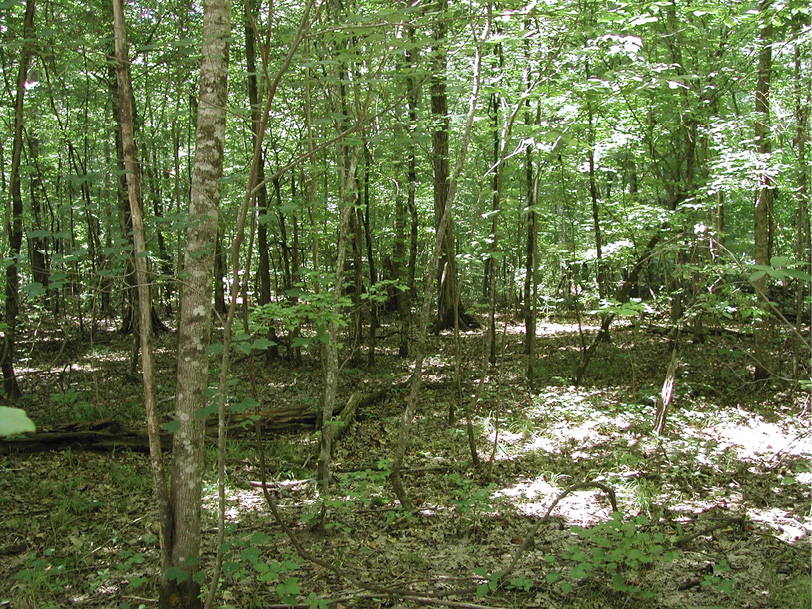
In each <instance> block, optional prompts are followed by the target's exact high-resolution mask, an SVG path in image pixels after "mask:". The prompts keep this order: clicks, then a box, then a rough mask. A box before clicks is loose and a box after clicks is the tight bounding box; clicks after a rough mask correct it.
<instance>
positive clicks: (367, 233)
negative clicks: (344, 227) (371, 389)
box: [362, 141, 380, 367]
mask: <svg viewBox="0 0 812 609" xmlns="http://www.w3.org/2000/svg"><path fill="white" fill-rule="evenodd" d="M371 164H372V154H371V153H370V151H369V142H366V141H365V142H364V188H363V193H364V194H363V213H362V215H363V221H364V241H365V243H366V253H367V265H368V266H369V285H370V287H372V286H374V285H375V284H376V283H378V269H377V267H376V266H375V248H374V247H373V245H372V239H373V237H372V217H371V216H372V210H371V203H370V199H371V197H370V171H371ZM368 302H369V307H370V312H369V353H368V354H367V365H368V366H370V367H372V366H374V365H375V347H376V342H377V333H378V324H379V321H378V310H379V307H380V305H379V303H378V301H377V300H375V299H374V298H372V299H370V300H369V301H368Z"/></svg>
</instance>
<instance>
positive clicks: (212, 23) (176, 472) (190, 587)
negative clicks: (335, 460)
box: [159, 0, 231, 609]
mask: <svg viewBox="0 0 812 609" xmlns="http://www.w3.org/2000/svg"><path fill="white" fill-rule="evenodd" d="M230 34H231V3H230V2H228V1H226V0H205V1H204V17H203V33H202V37H203V47H202V51H201V54H202V65H201V68H200V84H199V88H198V90H199V102H198V113H197V131H196V137H195V160H194V168H193V171H192V192H191V198H190V202H189V218H190V222H189V226H188V228H187V230H186V249H185V252H184V264H183V268H184V272H185V273H186V275H187V277H186V280H185V281H184V282H183V284H182V285H181V304H180V316H179V322H178V355H177V385H176V388H175V395H176V398H175V420H174V424H175V425H176V427H177V430H176V431H175V435H174V437H173V454H172V457H173V459H172V486H171V491H170V511H171V518H172V521H171V531H170V536H169V550H170V570H169V572H168V573H165V577H164V581H163V585H162V587H161V595H160V601H159V606H160V607H161V608H162V609H180V608H181V607H182V608H184V609H190V608H191V609H196V608H198V607H200V606H201V603H200V599H199V597H200V583H199V581H200V580H199V578H198V577H196V576H195V574H196V572H197V570H198V567H197V561H198V558H199V556H200V535H201V531H200V510H201V489H202V482H203V471H202V469H203V429H204V420H203V419H202V418H200V417H198V411H199V410H200V409H201V408H203V407H204V406H205V405H206V397H205V394H204V392H205V390H206V388H207V387H208V380H209V379H208V376H209V375H208V371H209V363H208V362H209V360H208V357H207V355H206V347H207V346H208V344H209V340H210V335H211V315H212V311H211V309H212V289H213V283H214V257H215V248H214V242H215V239H216V238H217V217H218V213H217V212H218V207H219V202H220V178H221V177H222V175H223V147H224V142H225V125H226V101H227V78H228V38H229V36H230Z"/></svg>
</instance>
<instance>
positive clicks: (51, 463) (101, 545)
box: [0, 323, 812, 609]
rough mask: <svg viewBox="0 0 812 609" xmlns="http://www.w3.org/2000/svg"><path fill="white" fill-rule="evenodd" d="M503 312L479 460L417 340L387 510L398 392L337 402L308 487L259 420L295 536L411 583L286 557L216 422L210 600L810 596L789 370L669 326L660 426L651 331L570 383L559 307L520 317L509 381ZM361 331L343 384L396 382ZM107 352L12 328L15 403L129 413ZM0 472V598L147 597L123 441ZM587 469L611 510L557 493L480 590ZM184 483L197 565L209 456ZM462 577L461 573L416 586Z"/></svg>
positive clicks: (161, 347) (776, 604)
mask: <svg viewBox="0 0 812 609" xmlns="http://www.w3.org/2000/svg"><path fill="white" fill-rule="evenodd" d="M501 330H502V327H501V326H500V334H501V339H500V340H501V341H503V344H501V356H500V358H499V362H498V364H497V365H496V366H495V367H494V368H493V369H491V370H490V371H488V374H487V377H486V383H485V385H484V390H483V392H482V395H481V396H480V399H479V402H478V403H477V405H476V413H475V419H474V421H473V424H474V427H475V430H476V433H477V442H478V451H479V455H480V457H481V459H482V460H483V461H484V463H485V465H484V466H483V468H482V469H481V470H480V471H474V470H473V469H472V468H471V467H470V466H469V465H468V464H469V463H470V455H469V454H468V446H467V442H466V437H465V425H464V421H463V422H460V423H455V424H454V425H448V422H447V419H448V409H449V407H450V405H452V404H453V405H454V406H455V410H456V412H457V413H458V414H460V415H461V413H463V412H464V409H463V406H462V404H460V403H457V402H458V399H457V396H456V392H455V391H454V389H453V387H454V384H453V383H449V382H448V381H451V380H452V379H453V375H454V340H453V337H452V336H451V335H448V334H444V335H440V336H439V337H432V338H431V339H430V353H431V356H430V357H429V358H428V359H427V366H426V374H425V378H426V379H427V380H429V381H432V382H433V383H434V384H433V385H430V387H434V388H433V389H432V388H427V389H425V390H424V391H423V392H422V394H421V397H420V400H421V402H420V407H419V411H418V412H419V414H418V419H417V421H416V423H415V428H414V431H413V434H412V441H411V444H410V447H409V452H408V457H407V463H406V471H405V475H404V481H405V483H406V485H407V490H408V491H409V493H410V495H411V496H412V497H413V498H414V499H415V502H416V503H417V504H418V505H419V512H418V514H417V515H411V514H407V513H405V512H403V511H401V510H400V509H399V508H398V505H397V503H396V502H395V500H394V496H393V494H392V491H391V488H390V487H389V486H388V485H387V482H386V477H387V474H388V467H389V464H390V462H391V461H390V460H391V458H392V456H393V454H394V448H395V442H396V438H397V433H398V426H399V417H400V415H401V414H402V411H403V407H404V404H405V402H404V393H403V391H402V390H400V389H397V388H395V389H393V390H392V391H390V392H389V394H388V396H387V398H386V399H385V400H383V401H382V402H380V403H377V404H373V405H371V406H369V407H366V408H365V409H363V411H362V412H360V413H359V416H358V420H357V421H356V423H355V424H354V425H353V426H352V427H351V428H350V429H349V430H348V432H347V433H346V435H345V436H344V438H343V439H342V441H341V442H340V444H339V446H338V448H337V449H336V453H335V469H336V474H335V481H334V483H333V492H332V494H331V495H330V496H329V497H319V496H318V493H317V491H316V489H315V485H314V484H313V480H312V478H313V476H314V475H315V457H314V454H315V450H316V440H315V437H314V434H313V432H311V431H300V432H285V433H277V434H274V435H272V436H269V437H268V438H266V441H267V450H268V454H269V461H270V465H271V472H270V474H271V478H272V480H273V482H272V491H273V492H274V494H275V495H276V497H277V498H278V500H279V502H280V507H281V509H282V512H283V514H284V517H285V519H286V521H287V523H288V524H289V525H291V526H293V528H294V530H295V531H296V533H297V534H298V535H299V537H300V539H301V540H302V542H303V543H304V544H305V545H306V546H307V547H309V548H310V549H311V551H313V552H314V553H315V554H317V555H319V556H320V557H323V558H326V559H329V560H331V561H333V562H334V563H335V564H338V565H340V566H341V567H342V568H344V569H346V570H348V571H351V572H353V573H354V574H355V575H356V576H357V577H358V579H360V580H362V581H367V582H374V583H376V584H378V585H384V586H387V587H389V588H396V589H409V590H412V591H414V592H415V594H422V597H421V598H417V597H412V598H406V597H403V596H397V595H394V596H391V597H390V596H386V595H383V596H382V595H381V594H380V593H372V592H368V591H363V590H359V589H358V588H357V587H354V586H352V585H351V584H349V583H348V582H345V581H339V580H338V579H337V578H336V577H335V576H334V575H333V574H330V573H327V572H325V571H324V569H323V568H321V567H318V566H316V565H313V564H310V563H307V562H305V561H303V560H301V559H300V558H298V557H297V556H296V554H295V552H294V551H293V548H292V546H291V545H290V543H289V542H288V541H287V539H286V538H285V536H284V534H283V533H282V532H281V530H280V529H279V527H278V526H277V525H276V523H275V522H274V520H273V518H272V517H271V516H270V514H269V512H268V510H267V508H266V506H265V504H264V501H263V498H262V493H261V490H260V489H259V488H257V487H256V480H258V479H259V478H260V473H259V471H258V467H257V460H256V455H255V451H254V449H253V440H252V439H251V438H250V437H236V438H234V439H233V440H232V443H231V445H230V448H229V466H228V511H227V518H228V521H229V523H230V524H229V527H230V528H229V532H228V538H229V540H230V542H231V544H232V545H231V550H230V555H229V556H228V557H227V560H226V565H225V570H224V577H223V580H222V582H221V586H222V592H221V599H222V602H221V605H222V606H226V605H227V606H232V607H239V608H250V607H265V608H267V607H275V606H290V605H291V603H294V604H296V603H299V604H301V606H303V607H308V606H310V607H320V606H329V607H335V608H338V607H414V606H417V605H418V604H428V603H432V604H435V605H438V604H442V603H446V605H447V606H449V607H454V606H458V607H474V606H480V607H516V608H520V607H551V608H564V607H582V608H586V609H590V608H607V609H609V608H616V607H631V608H638V607H639V608H643V607H652V608H663V609H666V608H668V609H670V608H674V609H676V608H680V609H683V608H689V607H702V608H710V607H724V608H754V609H755V608H765V609H766V608H775V609H778V608H782V609H783V608H795V607H797V608H798V609H801V608H806V609H809V566H810V565H809V559H810V533H812V518H811V517H810V490H809V489H810V485H812V473H810V468H809V460H810V457H811V456H812V443H811V442H810V421H809V415H808V414H806V416H805V417H799V413H801V411H802V410H803V404H804V400H805V399H806V398H807V396H805V395H804V394H802V393H800V392H799V391H797V390H796V388H794V387H793V386H792V385H791V384H789V383H776V384H775V385H774V386H767V385H764V384H760V385H755V384H753V383H751V382H750V381H749V380H748V379H749V375H748V371H747V366H748V360H747V355H746V353H747V345H745V344H742V341H743V340H745V339H744V338H742V337H741V336H740V335H737V334H735V333H731V334H723V335H714V336H709V337H708V338H707V340H706V341H705V342H704V343H702V344H692V343H690V342H688V343H685V344H684V345H683V346H682V350H681V357H682V364H681V367H680V370H679V373H678V376H677V380H676V388H675V398H674V404H673V406H672V409H671V413H670V415H669V419H668V421H667V423H666V429H665V433H664V435H663V436H660V437H658V436H655V435H653V434H652V431H651V430H652V426H653V420H654V410H655V400H656V396H657V395H658V394H659V391H660V386H661V384H662V381H663V376H664V374H665V369H666V367H667V365H668V344H667V343H666V340H665V338H664V337H663V336H662V335H661V334H658V333H656V332H651V331H646V330H642V329H635V328H633V327H631V326H629V327H621V326H618V327H616V328H615V330H614V331H613V333H612V341H611V342H610V343H603V344H601V346H600V347H599V350H598V353H597V355H596V356H595V359H594V360H593V362H592V364H591V367H590V369H589V370H588V373H587V376H586V378H585V381H584V386H582V387H578V388H576V387H574V386H572V385H571V381H570V380H569V379H570V377H571V376H572V374H573V372H574V370H575V368H576V366H577V363H578V361H579V357H580V352H579V348H578V344H579V342H580V341H579V335H578V329H577V326H572V325H569V324H555V323H547V324H540V326H539V354H538V361H537V363H536V369H535V370H536V382H535V383H534V385H533V386H532V387H531V386H528V384H527V383H526V381H525V380H524V373H525V370H526V366H527V363H526V358H525V356H524V355H523V353H522V351H523V343H522V340H523V337H522V336H521V334H520V330H521V329H520V328H519V327H518V326H515V327H514V326H512V325H508V326H507V327H506V328H505V329H504V332H503V333H502V332H501ZM585 331H586V332H588V333H589V334H590V335H591V334H592V332H594V328H590V329H585ZM174 341H175V336H174V334H166V335H162V336H160V337H158V340H157V348H158V365H159V375H160V379H159V383H160V385H161V398H162V402H161V407H162V408H163V410H164V411H167V412H168V411H169V409H170V408H171V395H172V391H173V390H172V379H173V370H174V362H173V357H174V353H173V344H174ZM482 341H483V338H482V334H480V333H469V334H465V335H463V337H462V341H461V342H462V354H461V355H462V365H461V366H460V368H461V371H462V379H461V380H462V387H463V396H462V399H464V400H470V399H471V394H472V393H473V391H474V385H475V383H477V382H478V380H479V375H480V374H481V372H482V353H483V342H482ZM380 346H381V349H380V351H379V355H378V359H377V366H376V368H375V369H374V370H368V369H364V370H361V369H358V368H352V367H350V364H348V365H347V367H345V370H344V379H345V380H344V383H345V384H344V387H343V394H346V395H348V394H349V392H350V391H351V390H352V389H353V388H355V387H357V386H358V384H359V383H361V382H364V383H366V384H368V385H370V386H375V387H378V386H386V384H387V383H389V384H392V385H393V387H394V385H395V384H396V381H399V380H402V379H403V378H405V375H406V374H407V373H408V369H407V362H405V361H403V360H400V359H398V358H397V357H395V355H394V345H389V344H388V343H387V342H386V341H384V342H383V344H382V345H380ZM129 348H130V339H128V338H124V337H120V336H118V335H114V334H112V333H108V334H102V335H100V336H99V337H98V340H97V341H96V342H94V344H92V345H90V344H88V343H86V342H80V341H74V342H71V343H68V344H65V343H62V342H60V341H52V342H51V343H48V342H44V341H42V342H33V341H32V342H31V343H30V344H29V345H28V346H27V350H26V348H25V347H24V348H23V350H22V353H23V358H22V360H21V365H22V368H21V373H22V374H21V382H22V385H23V390H24V391H25V393H26V396H25V398H24V403H23V404H22V406H23V407H24V408H26V409H27V410H28V411H29V413H30V414H31V416H32V418H34V420H35V421H36V422H37V423H38V425H39V426H47V425H50V424H52V423H56V422H64V421H65V420H91V419H95V418H104V417H114V418H118V419H120V420H122V421H123V422H127V423H129V422H135V421H138V420H139V419H140V418H141V416H142V415H141V408H142V404H141V400H142V397H141V393H140V388H139V385H138V383H137V379H132V378H130V375H129V357H130V355H129ZM785 359H786V358H785ZM787 362H788V360H787ZM787 362H785V366H789V364H788V363H787ZM234 375H235V377H237V378H239V379H241V381H243V383H242V384H238V385H237V386H236V389H235V392H236V393H237V394H239V392H240V391H247V389H246V386H247V384H248V383H247V382H246V381H247V378H248V371H247V369H246V362H245V361H242V362H238V363H237V365H236V367H235V369H234ZM257 378H258V381H259V383H260V387H261V389H262V395H261V396H260V401H261V402H262V403H263V404H278V403H279V402H291V403H294V402H296V403H306V404H316V403H317V402H318V399H319V387H320V383H321V381H320V369H319V367H318V365H317V364H316V363H315V362H314V361H313V360H312V359H309V358H306V359H305V364H304V365H301V366H298V367H293V366H287V365H285V364H283V363H277V364H273V365H272V366H267V367H264V368H261V369H259V370H258V371H257ZM236 397H237V398H239V397H240V396H239V395H237V396H236ZM213 444H214V443H213V441H212V442H210V444H209V448H208V456H209V458H210V459H211V461H212V463H213V462H214V457H215V455H214V446H213ZM0 468H1V469H2V472H3V476H2V478H0V486H1V487H2V492H0V507H2V513H3V518H2V524H0V539H2V546H0V554H2V556H3V558H4V560H3V561H2V565H1V566H0V582H2V583H0V607H4V606H9V607H15V608H17V607H20V608H23V609H25V608H27V607H70V606H74V605H75V606H83V607H85V606H89V607H93V606H96V607H139V606H142V605H143V606H145V607H150V606H154V599H155V597H156V592H155V584H156V580H157V575H158V573H157V570H158V565H157V564H156V557H157V552H156V538H155V532H156V512H155V510H154V508H153V501H152V491H151V477H150V472H149V467H148V463H147V459H146V457H145V456H144V455H141V454H136V453H130V452H126V451H118V452H113V453H106V454H101V453H91V452H84V451H74V450H70V449H68V450H64V451H54V452H49V453H38V454H16V455H6V456H2V457H0ZM211 471H213V466H212V468H211ZM585 481H589V482H599V483H601V484H603V485H605V486H607V487H609V488H611V489H613V490H614V492H615V493H616V496H617V501H618V510H619V512H620V514H617V515H614V516H613V514H612V511H611V507H610V504H609V501H608V499H607V497H606V495H605V494H604V493H603V492H601V491H599V490H595V489H587V490H578V491H575V492H573V493H571V494H569V495H568V496H567V497H566V498H565V499H563V500H562V501H561V502H560V503H558V505H557V506H556V507H555V510H554V511H553V512H552V514H551V516H552V518H550V519H549V520H548V521H546V522H544V523H543V526H541V527H540V528H539V530H538V532H537V534H536V535H535V537H534V539H533V540H532V542H531V543H530V544H529V546H528V548H529V549H527V551H526V552H525V553H524V554H523V555H522V556H521V558H520V560H519V561H518V562H517V565H516V570H515V572H513V573H512V574H511V575H510V576H509V578H507V581H503V582H501V584H500V585H499V586H497V585H496V579H497V577H498V575H499V573H500V572H501V571H502V570H504V569H505V568H506V567H507V565H508V564H509V563H510V561H511V557H512V556H513V554H514V553H515V552H516V551H517V549H518V548H519V547H520V545H521V544H522V543H523V542H524V540H525V538H526V536H527V534H528V533H529V532H530V530H531V529H532V527H533V524H534V523H535V522H537V521H538V518H539V517H541V516H543V515H544V514H545V512H546V511H547V509H548V508H549V506H550V505H551V503H552V502H553V501H554V500H555V498H556V497H558V496H559V495H560V494H561V493H562V491H563V490H564V489H565V488H567V487H568V486H569V485H571V484H574V483H579V482H585ZM204 493H205V497H206V500H205V503H206V512H205V518H206V523H207V524H206V535H205V539H204V545H205V547H206V548H207V551H206V556H205V565H204V568H205V569H209V568H210V567H211V563H212V560H211V559H212V557H213V553H214V551H213V547H212V546H213V543H214V534H215V526H216V524H215V523H216V513H215V505H216V483H215V480H214V477H213V476H212V478H211V479H208V480H207V481H206V483H205V486H204ZM489 584H490V585H489ZM472 586H474V587H476V588H477V592H476V593H470V592H469V593H467V595H462V596H460V595H451V596H448V597H447V598H445V600H442V598H443V597H442V596H440V597H438V596H436V594H437V593H439V592H442V591H453V590H458V589H470V588H471V587H472ZM432 595H435V596H432ZM321 599H323V600H324V604H320V602H321ZM421 599H422V600H421Z"/></svg>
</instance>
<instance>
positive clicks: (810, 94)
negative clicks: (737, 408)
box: [792, 14, 812, 378]
mask: <svg viewBox="0 0 812 609" xmlns="http://www.w3.org/2000/svg"><path fill="white" fill-rule="evenodd" d="M802 18H803V17H802V14H799V15H798V16H797V17H796V21H795V24H794V27H795V32H796V36H799V35H800V31H801V29H802V27H803V25H804V23H802V21H801V20H802ZM806 21H807V24H806V25H808V21H809V17H806ZM802 73H803V70H802V65H801V48H800V44H799V43H798V42H797V38H796V43H795V74H794V80H795V83H794V89H795V91H794V95H795V147H796V149H797V151H798V169H797V171H798V180H797V182H798V188H797V190H796V195H795V196H796V198H797V201H798V211H797V214H798V215H797V217H796V225H795V251H796V256H797V260H798V262H805V263H806V264H807V265H808V266H806V268H807V269H809V268H812V241H810V230H809V229H810V226H809V225H810V222H809V164H808V162H809V160H808V157H807V153H808V144H809V112H810V108H812V88H810V80H809V79H810V75H809V73H807V75H806V87H804V82H803V80H802ZM804 89H806V92H805V94H804ZM808 292H809V283H808V282H806V281H800V280H796V291H795V326H796V328H797V330H798V332H797V334H798V336H796V337H795V339H794V353H793V358H792V359H793V369H794V370H793V373H794V375H795V377H796V378H797V376H798V373H799V370H800V369H802V361H803V360H802V357H803V356H802V354H803V352H804V347H803V341H801V340H800V335H801V334H802V328H803V321H804V317H805V315H804V302H805V298H806V295H807V293H808ZM809 312H810V311H809V310H808V309H807V311H806V313H807V314H808V313H809ZM806 319H807V320H808V319H809V317H806Z"/></svg>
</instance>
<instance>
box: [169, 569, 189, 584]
mask: <svg viewBox="0 0 812 609" xmlns="http://www.w3.org/2000/svg"><path fill="white" fill-rule="evenodd" d="M166 579H168V580H174V581H176V582H178V583H179V584H182V583H183V582H185V581H186V580H187V579H189V573H187V572H186V571H184V570H183V569H181V568H180V567H175V566H172V567H169V568H168V569H167V570H166Z"/></svg>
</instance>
